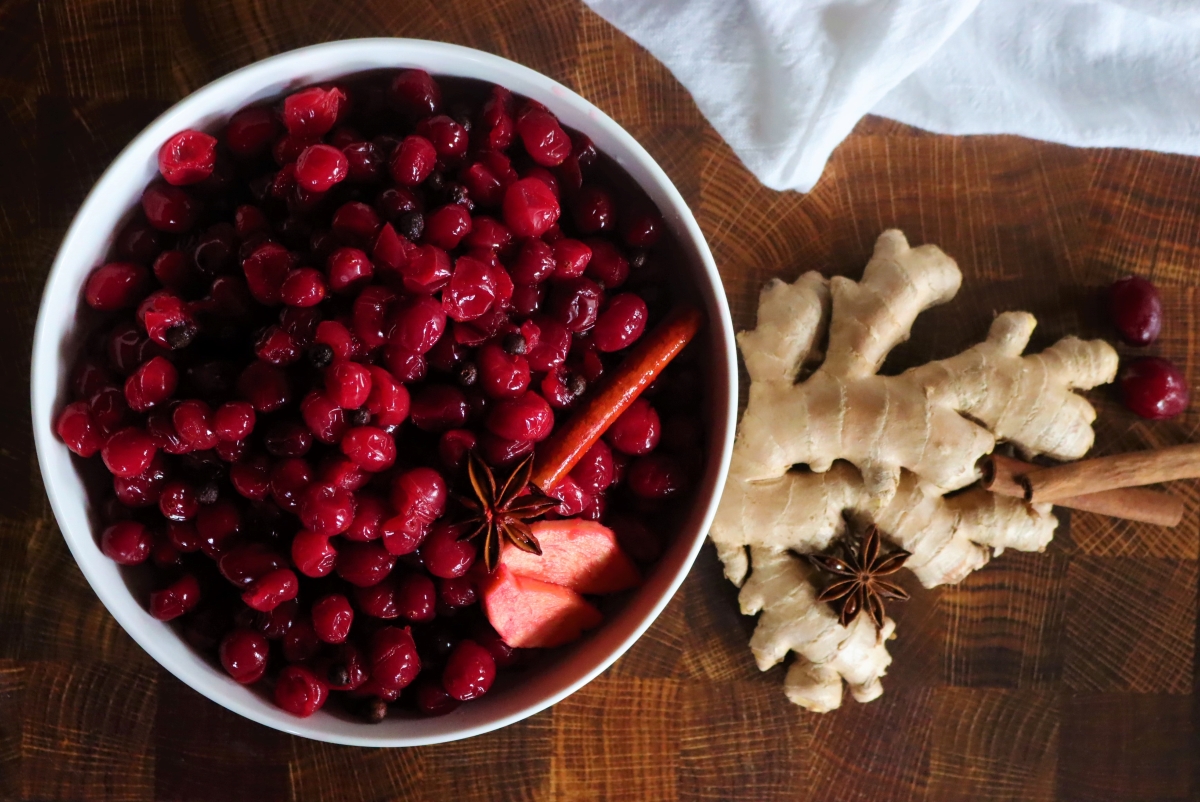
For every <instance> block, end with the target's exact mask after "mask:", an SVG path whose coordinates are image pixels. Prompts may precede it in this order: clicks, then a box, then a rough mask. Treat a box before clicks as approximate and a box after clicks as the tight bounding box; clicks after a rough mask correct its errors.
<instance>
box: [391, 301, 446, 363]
mask: <svg viewBox="0 0 1200 802" xmlns="http://www.w3.org/2000/svg"><path fill="white" fill-rule="evenodd" d="M445 330H446V312H445V310H444V309H443V308H442V304H440V303H438V301H437V300H435V299H433V298H430V297H428V296H420V297H417V298H412V299H409V300H408V301H407V302H405V303H404V304H403V305H401V306H400V308H399V309H397V310H396V315H395V318H394V319H393V330H392V333H391V337H390V340H391V342H392V344H393V345H396V346H399V347H400V348H403V349H404V350H406V351H408V352H410V353H414V354H424V353H425V352H427V351H428V350H429V349H430V348H432V347H433V346H434V343H436V342H437V341H438V339H439V338H440V337H441V336H442V332H444V331H445Z"/></svg>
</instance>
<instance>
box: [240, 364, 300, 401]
mask: <svg viewBox="0 0 1200 802" xmlns="http://www.w3.org/2000/svg"><path fill="white" fill-rule="evenodd" d="M237 392H238V395H239V396H240V397H241V398H242V399H243V400H245V401H249V402H250V404H251V406H253V407H254V410H255V411H256V412H274V411H275V410H277V409H279V408H280V407H282V406H283V405H285V404H287V403H288V402H289V401H291V399H292V390H291V385H290V383H289V382H288V378H287V374H286V373H284V372H283V371H282V370H281V369H280V368H278V367H276V366H275V365H271V364H269V363H267V362H262V361H257V362H251V363H250V365H249V366H247V367H246V369H245V370H243V371H242V374H241V375H240V376H239V377H238V380H237Z"/></svg>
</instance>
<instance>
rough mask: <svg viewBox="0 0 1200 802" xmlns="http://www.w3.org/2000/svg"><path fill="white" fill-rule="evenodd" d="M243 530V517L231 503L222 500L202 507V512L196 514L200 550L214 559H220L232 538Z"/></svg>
mask: <svg viewBox="0 0 1200 802" xmlns="http://www.w3.org/2000/svg"><path fill="white" fill-rule="evenodd" d="M241 528H242V515H241V513H240V512H238V508H237V507H235V506H234V505H233V503H232V502H230V501H226V500H221V501H218V502H217V503H216V504H209V505H208V506H202V507H201V508H200V512H198V513H196V533H197V534H198V535H199V536H200V548H201V550H202V551H203V552H204V553H205V554H207V555H208V556H209V557H212V558H213V559H217V558H219V557H220V556H221V555H222V554H223V553H224V552H225V551H226V549H228V547H229V545H230V542H231V540H232V538H233V537H234V535H236V534H237V533H238V532H240V531H241Z"/></svg>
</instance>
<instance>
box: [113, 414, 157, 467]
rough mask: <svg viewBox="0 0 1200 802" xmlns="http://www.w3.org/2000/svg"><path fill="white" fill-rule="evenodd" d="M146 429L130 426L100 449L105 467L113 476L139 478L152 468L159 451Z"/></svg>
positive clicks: (114, 435)
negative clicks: (155, 455) (151, 464)
mask: <svg viewBox="0 0 1200 802" xmlns="http://www.w3.org/2000/svg"><path fill="white" fill-rule="evenodd" d="M157 450H158V449H157V447H156V446H155V445H154V440H153V438H151V437H150V435H149V434H147V433H146V431H145V430H144V429H140V428H138V427H136V426H129V427H127V428H124V429H121V430H120V431H118V432H116V433H115V434H113V435H111V436H110V437H109V438H108V440H106V441H105V443H104V446H103V448H101V449H100V456H101V457H103V459H104V465H105V467H107V468H108V470H109V472H110V473H112V474H113V476H137V475H138V474H140V473H141V472H142V471H144V470H146V468H148V467H150V460H152V459H154V454H155V452H156V451H157Z"/></svg>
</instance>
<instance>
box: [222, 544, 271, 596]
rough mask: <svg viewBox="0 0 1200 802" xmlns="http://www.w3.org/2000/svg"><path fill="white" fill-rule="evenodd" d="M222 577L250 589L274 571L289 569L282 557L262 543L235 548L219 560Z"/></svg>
mask: <svg viewBox="0 0 1200 802" xmlns="http://www.w3.org/2000/svg"><path fill="white" fill-rule="evenodd" d="M217 567H218V568H219V569H220V571H221V576H223V577H225V578H226V579H227V580H229V582H230V583H232V584H233V585H235V586H237V587H239V588H248V587H250V586H251V585H252V584H254V582H255V581H257V580H258V579H260V578H262V577H264V576H266V575H267V574H269V573H271V572H272V571H278V570H279V569H281V568H287V563H286V562H285V561H284V559H283V558H282V557H280V556H279V555H278V554H276V553H275V552H274V551H272V550H271V549H270V548H269V547H267V546H265V545H263V544H262V543H247V544H245V545H241V546H234V547H233V548H230V549H229V550H228V551H226V552H225V553H223V554H222V555H221V557H220V559H218V560H217Z"/></svg>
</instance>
